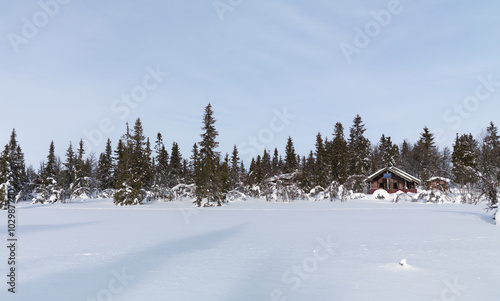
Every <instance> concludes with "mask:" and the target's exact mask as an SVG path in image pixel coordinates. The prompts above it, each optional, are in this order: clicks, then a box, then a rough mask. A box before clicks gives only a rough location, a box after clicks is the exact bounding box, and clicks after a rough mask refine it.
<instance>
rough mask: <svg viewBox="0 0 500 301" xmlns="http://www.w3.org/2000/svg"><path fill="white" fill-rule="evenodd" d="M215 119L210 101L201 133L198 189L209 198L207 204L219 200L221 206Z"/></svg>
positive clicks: (200, 194) (204, 115)
mask: <svg viewBox="0 0 500 301" xmlns="http://www.w3.org/2000/svg"><path fill="white" fill-rule="evenodd" d="M215 121H216V120H215V119H214V117H213V110H212V105H211V104H210V103H209V104H208V105H207V106H206V107H205V113H204V114H203V127H202V130H203V134H201V135H200V136H201V138H202V139H201V141H200V143H199V145H200V153H199V156H200V175H201V178H200V179H199V185H198V186H197V187H196V190H198V191H199V193H198V195H199V196H201V197H202V198H206V199H207V203H206V205H208V206H210V203H211V202H217V206H221V205H222V204H221V196H220V192H221V187H220V182H219V180H220V179H219V173H218V166H217V162H218V160H219V153H218V152H216V151H215V149H216V148H217V147H218V146H219V142H217V141H216V138H217V136H218V135H219V133H218V131H217V130H216V129H215V126H214V125H215Z"/></svg>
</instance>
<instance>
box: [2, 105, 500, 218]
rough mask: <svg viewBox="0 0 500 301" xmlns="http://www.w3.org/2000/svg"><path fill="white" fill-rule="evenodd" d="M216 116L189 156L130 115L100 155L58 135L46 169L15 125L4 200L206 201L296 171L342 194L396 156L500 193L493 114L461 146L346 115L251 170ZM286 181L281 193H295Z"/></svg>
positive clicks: (416, 171)
mask: <svg viewBox="0 0 500 301" xmlns="http://www.w3.org/2000/svg"><path fill="white" fill-rule="evenodd" d="M215 123H216V120H215V118H214V112H213V109H212V106H211V104H208V105H207V106H206V107H205V111H204V114H203V116H202V133H201V135H200V141H199V142H196V143H194V145H193V147H192V151H191V154H190V157H189V158H183V156H182V155H181V153H180V150H179V145H178V144H177V143H176V142H173V143H172V147H171V148H170V152H169V151H167V148H166V147H165V144H164V138H163V136H162V134H161V133H158V134H157V136H156V140H155V141H154V144H152V143H151V142H150V139H149V138H148V137H145V136H144V130H143V127H142V122H141V120H140V119H137V120H136V122H135V124H134V126H133V127H132V128H129V125H128V124H127V125H126V131H125V133H124V134H123V136H122V137H121V139H119V140H118V142H117V146H116V148H114V149H113V146H112V142H111V141H110V140H109V139H108V141H107V143H106V148H105V151H104V152H103V153H101V154H99V156H98V157H97V158H96V156H95V155H94V154H87V155H86V154H85V145H84V143H83V140H80V142H79V143H78V146H77V148H74V147H73V145H72V143H70V144H69V146H68V148H67V150H66V154H65V158H64V159H62V160H61V159H60V158H59V157H57V156H56V155H55V146H54V143H53V142H51V144H50V147H49V154H48V156H47V158H46V160H45V161H42V162H41V164H40V168H39V170H38V171H35V170H34V168H33V167H31V166H30V167H28V168H27V169H26V168H25V165H24V155H23V152H22V150H21V147H20V146H19V144H18V142H17V140H16V132H15V130H13V131H12V135H11V138H10V141H9V143H8V144H7V145H6V146H5V149H4V151H3V152H2V155H1V157H0V206H1V207H2V208H4V207H5V204H6V203H7V202H8V200H9V199H13V198H15V199H16V200H17V201H18V200H21V199H30V198H31V199H33V200H34V201H35V202H52V203H53V202H67V201H70V200H72V199H86V198H95V197H112V198H113V199H114V203H115V204H116V205H137V204H143V203H145V202H147V201H150V200H155V199H156V200H173V199H174V198H178V197H179V196H180V193H181V192H191V196H192V197H193V198H194V203H195V204H196V205H197V206H215V205H217V206H220V205H222V203H224V202H226V201H227V200H228V199H229V198H230V196H233V195H235V194H241V195H251V196H254V197H264V196H265V197H266V198H269V197H270V196H271V195H272V194H273V193H275V192H276V191H274V192H273V190H272V189H278V188H279V187H278V186H279V185H278V184H279V183H290V181H292V180H293V183H294V184H296V185H297V187H298V188H299V189H300V190H301V191H304V192H309V191H324V192H326V191H329V193H330V194H335V193H337V192H334V191H338V188H339V187H347V188H349V189H351V190H353V191H357V192H365V191H366V183H365V181H364V179H365V178H366V177H367V176H368V175H370V174H372V173H374V172H376V171H377V170H379V169H382V168H384V167H387V166H397V167H399V168H400V169H402V170H404V171H406V172H408V173H410V174H412V175H414V176H416V177H418V178H420V179H421V180H422V183H424V185H423V186H424V187H425V185H426V183H427V182H428V181H429V179H430V178H431V177H435V176H438V177H444V178H451V179H452V180H453V181H454V182H455V183H456V184H457V186H458V187H459V189H461V190H462V192H463V195H464V196H466V197H465V199H464V200H465V201H466V202H470V203H474V202H477V201H478V200H479V199H486V200H487V201H488V202H489V204H490V206H491V207H496V206H497V203H498V193H499V189H500V136H499V135H498V129H497V127H496V126H495V124H494V123H493V122H491V123H490V125H489V126H488V127H487V129H486V131H485V132H484V133H483V134H482V135H481V136H480V137H479V138H474V137H473V136H472V134H462V135H458V134H457V137H456V140H455V143H454V145H453V149H452V150H450V149H449V148H447V147H445V148H444V149H442V150H441V149H439V148H438V147H437V146H436V144H435V141H434V140H435V137H434V134H433V133H431V132H430V131H429V129H428V128H427V127H424V128H423V131H422V133H421V134H420V138H419V139H418V140H417V141H416V142H414V143H412V142H409V141H407V140H405V141H403V142H402V143H401V144H395V143H394V142H393V141H392V140H391V137H389V136H386V135H385V134H383V135H382V136H381V138H380V140H379V141H378V142H377V143H372V142H370V141H369V140H368V139H367V138H366V137H365V131H366V128H365V124H364V123H363V120H362V118H361V116H359V115H356V116H355V117H354V119H353V123H352V125H351V126H350V128H349V129H348V131H347V132H348V136H345V132H346V130H345V128H344V126H343V125H342V123H340V122H337V123H336V124H335V125H334V127H333V131H332V135H331V136H323V135H322V134H321V133H318V134H317V135H316V138H315V147H314V150H311V151H310V152H309V154H307V155H306V156H301V155H299V154H297V153H296V151H295V147H294V141H293V139H292V137H288V140H287V143H286V145H285V148H284V153H283V154H281V153H280V152H279V150H278V148H275V149H274V150H272V151H271V150H267V149H265V150H264V151H263V153H262V154H261V155H258V156H257V157H255V158H252V160H251V162H250V166H249V168H248V171H247V170H246V169H245V166H244V164H243V162H242V161H241V159H240V158H239V153H238V148H237V146H236V145H235V146H234V148H233V151H232V153H231V154H228V153H226V154H221V153H220V152H218V151H217V149H218V146H219V143H218V142H217V137H218V134H219V133H218V131H217V129H216V127H215ZM280 175H282V176H280ZM287 175H288V176H287ZM277 183H278V184H277ZM273 185H274V186H273ZM277 187H278V188H277ZM285 188H286V187H285ZM285 188H283V187H282V190H281V192H279V193H282V194H283V195H284V194H287V195H289V193H290V191H286V189H285ZM283 189H285V190H283ZM293 196H296V195H293ZM332 198H333V195H332Z"/></svg>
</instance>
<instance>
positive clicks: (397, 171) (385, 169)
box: [367, 166, 420, 184]
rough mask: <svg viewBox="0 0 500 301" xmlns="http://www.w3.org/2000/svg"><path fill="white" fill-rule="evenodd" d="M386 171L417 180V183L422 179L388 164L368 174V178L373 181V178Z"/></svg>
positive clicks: (412, 180) (411, 180)
mask: <svg viewBox="0 0 500 301" xmlns="http://www.w3.org/2000/svg"><path fill="white" fill-rule="evenodd" d="M385 172H391V173H393V174H395V175H398V176H400V177H401V178H403V179H405V180H406V181H409V182H416V183H418V184H420V179H418V178H416V177H414V176H412V175H410V174H409V173H407V172H405V171H402V170H401V169H399V168H397V167H394V166H388V167H385V168H382V169H380V170H378V171H376V172H375V173H373V174H372V175H370V176H368V178H367V179H368V180H369V181H373V179H375V178H376V177H377V176H379V175H380V174H382V173H385Z"/></svg>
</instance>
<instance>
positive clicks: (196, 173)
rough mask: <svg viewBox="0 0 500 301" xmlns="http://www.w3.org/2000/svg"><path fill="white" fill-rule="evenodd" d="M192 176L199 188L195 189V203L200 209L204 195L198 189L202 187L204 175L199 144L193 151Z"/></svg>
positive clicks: (194, 145)
mask: <svg viewBox="0 0 500 301" xmlns="http://www.w3.org/2000/svg"><path fill="white" fill-rule="evenodd" d="M191 153H192V154H191V164H190V165H191V175H192V181H193V183H194V184H195V186H196V187H197V189H195V196H196V200H195V203H196V205H197V206H198V207H200V206H201V202H202V199H203V193H202V190H201V189H198V187H201V185H202V183H201V181H202V175H201V163H200V152H199V151H198V144H197V143H195V144H193V149H192V151H191Z"/></svg>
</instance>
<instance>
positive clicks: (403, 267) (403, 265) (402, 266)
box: [382, 259, 421, 272]
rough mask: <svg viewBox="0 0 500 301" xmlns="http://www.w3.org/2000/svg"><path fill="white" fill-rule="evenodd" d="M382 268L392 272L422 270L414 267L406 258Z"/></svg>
mask: <svg viewBox="0 0 500 301" xmlns="http://www.w3.org/2000/svg"><path fill="white" fill-rule="evenodd" d="M382 268H384V269H385V270H388V271H392V272H401V271H408V272H417V271H421V269H419V268H417V267H414V266H412V265H410V264H408V263H407V262H406V259H403V260H401V261H400V262H399V263H390V264H386V265H383V266H382Z"/></svg>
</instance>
